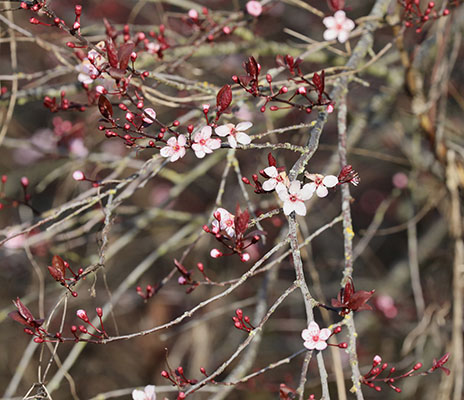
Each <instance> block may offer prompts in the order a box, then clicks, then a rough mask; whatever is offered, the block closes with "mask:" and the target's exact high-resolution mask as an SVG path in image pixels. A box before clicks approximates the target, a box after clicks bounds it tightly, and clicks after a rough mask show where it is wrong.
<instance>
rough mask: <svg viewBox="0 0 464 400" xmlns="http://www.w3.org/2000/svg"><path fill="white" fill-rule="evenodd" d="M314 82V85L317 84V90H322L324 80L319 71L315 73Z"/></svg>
mask: <svg viewBox="0 0 464 400" xmlns="http://www.w3.org/2000/svg"><path fill="white" fill-rule="evenodd" d="M313 83H314V86H316V89H317V91H318V92H320V91H321V86H322V80H321V77H320V76H319V74H318V73H317V72H315V73H314V75H313Z"/></svg>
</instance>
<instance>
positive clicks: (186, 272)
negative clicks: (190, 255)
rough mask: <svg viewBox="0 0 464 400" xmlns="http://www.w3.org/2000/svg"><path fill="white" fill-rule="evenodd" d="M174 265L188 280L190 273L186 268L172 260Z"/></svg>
mask: <svg viewBox="0 0 464 400" xmlns="http://www.w3.org/2000/svg"><path fill="white" fill-rule="evenodd" d="M174 264H175V265H176V267H177V269H178V271H179V272H180V273H181V274H182V275H183V276H184V277H185V278H188V279H190V272H188V271H187V268H185V267H184V266H183V265H182V264H181V263H180V262H179V261H177V260H176V259H174Z"/></svg>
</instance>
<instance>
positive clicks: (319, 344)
mask: <svg viewBox="0 0 464 400" xmlns="http://www.w3.org/2000/svg"><path fill="white" fill-rule="evenodd" d="M315 347H316V350H324V349H325V348H327V343H326V342H323V341H319V342H317V343H316V346H315Z"/></svg>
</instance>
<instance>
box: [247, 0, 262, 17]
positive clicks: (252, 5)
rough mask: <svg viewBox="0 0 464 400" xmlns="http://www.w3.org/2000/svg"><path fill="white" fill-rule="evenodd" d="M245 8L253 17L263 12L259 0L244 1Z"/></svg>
mask: <svg viewBox="0 0 464 400" xmlns="http://www.w3.org/2000/svg"><path fill="white" fill-rule="evenodd" d="M246 10H247V12H248V14H250V15H252V16H253V17H259V16H260V15H261V13H262V12H263V6H262V5H261V3H260V2H259V1H254V0H252V1H249V2H248V3H246Z"/></svg>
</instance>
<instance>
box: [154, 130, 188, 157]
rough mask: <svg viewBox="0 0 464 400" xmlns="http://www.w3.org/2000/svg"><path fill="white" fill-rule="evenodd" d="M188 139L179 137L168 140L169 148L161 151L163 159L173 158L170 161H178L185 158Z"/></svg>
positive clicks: (166, 147)
mask: <svg viewBox="0 0 464 400" xmlns="http://www.w3.org/2000/svg"><path fill="white" fill-rule="evenodd" d="M186 143H187V139H186V138H185V136H184V135H179V137H177V138H176V137H172V138H170V139H169V140H168V142H167V146H165V147H163V148H162V149H161V151H160V154H161V155H162V156H163V157H166V158H168V157H171V158H170V161H171V162H174V161H177V160H178V159H179V158H182V157H183V156H185V144H186Z"/></svg>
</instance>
